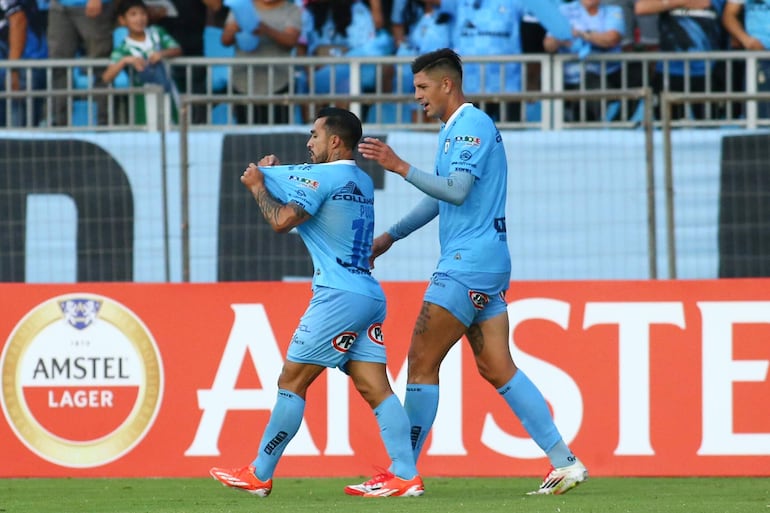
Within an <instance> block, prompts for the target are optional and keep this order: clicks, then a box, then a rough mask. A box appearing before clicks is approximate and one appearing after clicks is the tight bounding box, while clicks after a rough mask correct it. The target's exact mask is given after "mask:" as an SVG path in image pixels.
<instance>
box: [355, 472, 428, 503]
mask: <svg viewBox="0 0 770 513" xmlns="http://www.w3.org/2000/svg"><path fill="white" fill-rule="evenodd" d="M345 493H346V494H348V495H357V496H359V497H419V496H420V495H422V494H423V493H425V486H424V485H423V482H422V478H421V477H420V476H414V477H413V478H412V479H401V478H400V477H398V476H395V475H394V474H393V473H391V472H389V471H387V470H384V471H382V472H380V473H379V474H377V475H376V476H374V477H373V478H371V479H370V480H368V481H365V482H363V483H361V484H355V485H348V486H346V487H345Z"/></svg>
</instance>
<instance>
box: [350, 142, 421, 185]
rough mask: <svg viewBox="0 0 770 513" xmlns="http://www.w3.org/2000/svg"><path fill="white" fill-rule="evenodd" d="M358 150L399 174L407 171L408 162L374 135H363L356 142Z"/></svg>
mask: <svg viewBox="0 0 770 513" xmlns="http://www.w3.org/2000/svg"><path fill="white" fill-rule="evenodd" d="M358 151H359V152H360V153H361V155H362V156H363V157H364V158H365V159H369V160H374V161H375V162H377V163H378V164H379V165H381V166H382V167H384V168H385V169H387V170H388V171H393V172H394V173H396V174H399V175H401V176H406V174H407V173H408V172H409V163H408V162H404V161H403V160H402V159H401V157H399V156H398V155H396V152H394V151H393V148H391V147H390V146H388V145H387V144H385V143H384V142H382V141H380V140H379V139H376V138H374V137H364V140H363V142H361V143H359V144H358Z"/></svg>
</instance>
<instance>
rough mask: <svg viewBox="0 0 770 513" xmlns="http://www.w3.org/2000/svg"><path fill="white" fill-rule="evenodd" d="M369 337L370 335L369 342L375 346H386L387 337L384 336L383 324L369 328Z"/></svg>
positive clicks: (378, 323)
mask: <svg viewBox="0 0 770 513" xmlns="http://www.w3.org/2000/svg"><path fill="white" fill-rule="evenodd" d="M366 333H367V335H369V340H371V341H372V342H374V343H375V344H379V345H381V346H384V345H385V337H384V336H383V335H382V323H381V322H375V323H374V324H372V325H371V326H369V329H368V330H367V331H366Z"/></svg>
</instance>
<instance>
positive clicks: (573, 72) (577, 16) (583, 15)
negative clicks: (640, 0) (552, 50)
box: [559, 2, 626, 84]
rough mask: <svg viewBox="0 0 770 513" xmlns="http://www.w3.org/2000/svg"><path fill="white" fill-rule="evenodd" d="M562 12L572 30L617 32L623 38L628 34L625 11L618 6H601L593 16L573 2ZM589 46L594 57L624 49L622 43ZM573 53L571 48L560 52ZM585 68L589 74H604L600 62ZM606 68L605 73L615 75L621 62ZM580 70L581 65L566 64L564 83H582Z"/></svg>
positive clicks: (563, 8) (608, 64) (587, 64)
mask: <svg viewBox="0 0 770 513" xmlns="http://www.w3.org/2000/svg"><path fill="white" fill-rule="evenodd" d="M561 12H562V14H564V16H565V17H566V18H567V19H568V20H569V23H570V25H572V28H573V29H575V30H578V31H581V32H589V31H590V32H607V31H609V30H615V31H617V32H618V33H619V34H620V36H621V38H622V37H623V35H624V34H625V33H626V23H625V20H624V19H623V9H622V8H620V7H618V6H617V5H599V8H598V11H597V12H596V14H595V15H593V16H591V14H589V13H588V11H587V10H586V8H585V7H583V4H581V3H580V2H572V3H569V4H564V5H562V6H561ZM589 45H590V47H591V50H590V53H591V54H594V55H597V54H603V53H620V52H621V51H622V49H623V48H622V46H621V43H620V42H619V43H618V44H616V45H615V46H612V47H610V48H603V47H601V46H597V45H593V44H590V43H589ZM572 51H573V50H572V49H571V48H565V47H560V48H559V52H561V53H570V52H572ZM584 66H585V68H584V69H585V70H586V72H587V73H594V74H596V75H599V74H601V73H602V68H601V63H600V62H587V63H585V65H584ZM605 66H606V69H605V72H606V73H607V74H610V73H615V72H616V71H618V70H619V69H620V63H619V62H608V63H606V65H605ZM580 68H581V66H580V64H577V63H567V64H565V66H564V81H565V82H566V83H568V84H577V83H580Z"/></svg>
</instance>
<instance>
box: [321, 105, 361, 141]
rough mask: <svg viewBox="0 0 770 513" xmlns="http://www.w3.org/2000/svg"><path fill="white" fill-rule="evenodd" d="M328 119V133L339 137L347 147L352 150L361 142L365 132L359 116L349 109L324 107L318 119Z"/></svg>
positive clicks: (326, 123)
mask: <svg viewBox="0 0 770 513" xmlns="http://www.w3.org/2000/svg"><path fill="white" fill-rule="evenodd" d="M321 118H326V122H325V127H326V131H327V132H329V133H330V134H333V135H338V136H339V137H340V139H342V142H343V143H345V146H346V147H347V148H348V149H350V150H352V149H354V148H355V147H356V144H358V141H360V140H361V135H363V133H364V130H363V128H362V127H361V120H360V119H358V116H356V115H355V114H353V113H352V112H350V111H349V110H347V109H341V108H339V107H324V108H323V109H321V110H320V111H318V115H317V116H316V119H321Z"/></svg>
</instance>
